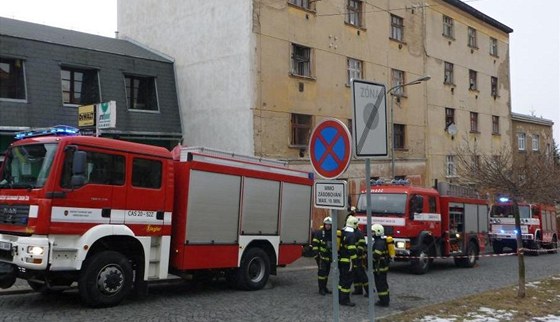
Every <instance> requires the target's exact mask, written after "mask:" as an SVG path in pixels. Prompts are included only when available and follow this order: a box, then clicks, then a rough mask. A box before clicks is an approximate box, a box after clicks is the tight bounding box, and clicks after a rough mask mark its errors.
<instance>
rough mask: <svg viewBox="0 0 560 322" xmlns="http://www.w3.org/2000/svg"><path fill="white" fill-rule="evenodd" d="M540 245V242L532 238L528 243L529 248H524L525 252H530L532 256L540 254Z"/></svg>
mask: <svg viewBox="0 0 560 322" xmlns="http://www.w3.org/2000/svg"><path fill="white" fill-rule="evenodd" d="M537 238H540V236H539V235H537ZM541 248H542V246H541V242H540V241H539V240H533V241H532V242H531V243H530V244H529V249H528V250H526V252H527V253H528V254H531V255H533V256H539V255H540V253H541V252H540V250H541Z"/></svg>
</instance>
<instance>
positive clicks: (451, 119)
mask: <svg viewBox="0 0 560 322" xmlns="http://www.w3.org/2000/svg"><path fill="white" fill-rule="evenodd" d="M454 123H455V109H454V108H449V107H446V108H445V129H447V127H448V126H449V125H451V124H454Z"/></svg>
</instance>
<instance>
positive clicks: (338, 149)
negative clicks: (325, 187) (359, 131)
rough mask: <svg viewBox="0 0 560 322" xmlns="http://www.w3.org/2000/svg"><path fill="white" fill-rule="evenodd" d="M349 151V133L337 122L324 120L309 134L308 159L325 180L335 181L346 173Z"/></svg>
mask: <svg viewBox="0 0 560 322" xmlns="http://www.w3.org/2000/svg"><path fill="white" fill-rule="evenodd" d="M351 150H352V144H351V140H350V132H349V131H348V128H347V127H346V125H345V124H344V123H342V122H341V121H339V120H336V119H328V120H325V121H323V122H321V123H320V124H319V125H317V126H316V127H315V129H314V130H313V132H312V133H311V138H310V140H309V159H310V161H311V165H312V166H313V169H314V170H315V172H317V174H319V175H320V176H321V177H323V178H325V179H335V178H337V177H338V176H340V175H341V174H343V173H344V171H346V169H347V168H348V165H349V164H350V158H351V156H352V151H351Z"/></svg>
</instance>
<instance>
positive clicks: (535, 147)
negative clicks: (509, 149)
mask: <svg viewBox="0 0 560 322" xmlns="http://www.w3.org/2000/svg"><path fill="white" fill-rule="evenodd" d="M532 139H533V140H532V142H531V147H532V148H533V151H538V150H539V136H538V135H537V134H533V136H532Z"/></svg>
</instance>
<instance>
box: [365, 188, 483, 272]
mask: <svg viewBox="0 0 560 322" xmlns="http://www.w3.org/2000/svg"><path fill="white" fill-rule="evenodd" d="M366 202H367V199H366V191H365V190H363V191H362V192H361V194H360V196H359V198H358V203H357V206H356V216H357V217H358V218H359V220H360V225H361V228H362V229H363V230H364V232H365V229H367V227H366V221H367V218H366ZM371 207H372V209H371V213H372V222H373V223H378V224H381V225H383V226H384V227H385V233H386V234H387V235H391V236H393V240H394V242H395V249H396V254H397V257H396V260H402V261H410V262H411V269H412V271H413V272H414V273H416V274H424V273H426V272H428V270H429V268H430V265H431V264H432V262H433V259H434V258H435V257H453V258H454V259H455V264H456V265H457V266H462V267H473V266H474V265H475V264H476V261H477V259H478V256H479V254H480V253H481V252H483V251H484V249H485V245H486V243H487V237H486V236H487V232H488V206H487V203H486V200H484V199H480V198H478V197H477V196H476V195H473V193H472V192H471V191H470V190H468V189H464V188H461V187H458V186H453V185H450V184H447V183H439V184H438V190H436V189H433V188H423V187H416V186H411V185H409V184H408V183H407V182H403V181H392V182H389V183H387V182H383V181H374V182H373V183H372V185H371Z"/></svg>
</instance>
